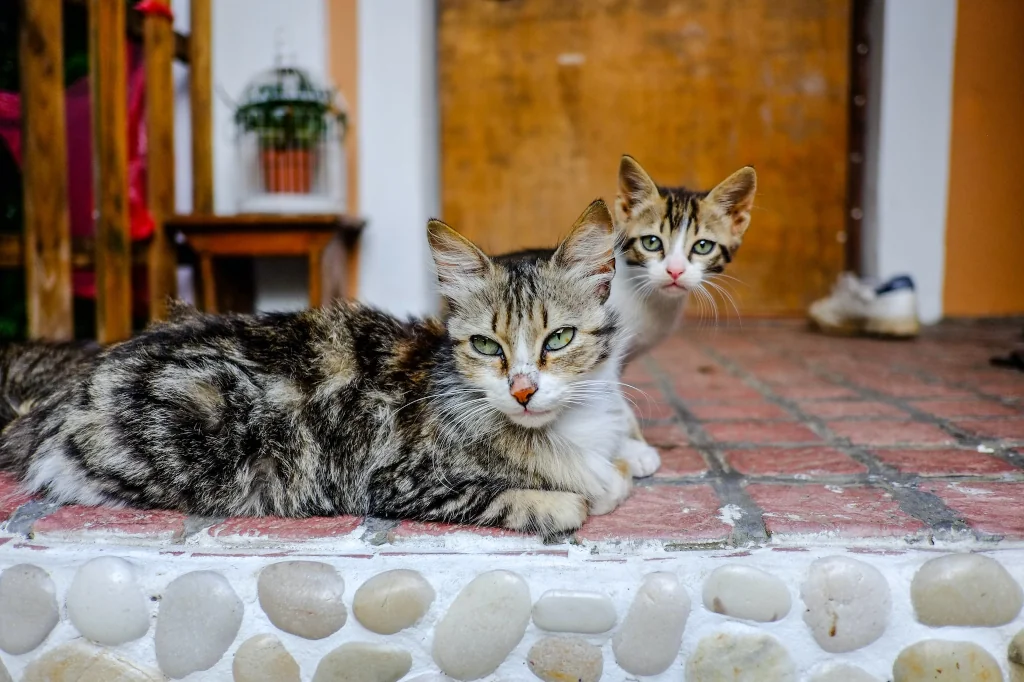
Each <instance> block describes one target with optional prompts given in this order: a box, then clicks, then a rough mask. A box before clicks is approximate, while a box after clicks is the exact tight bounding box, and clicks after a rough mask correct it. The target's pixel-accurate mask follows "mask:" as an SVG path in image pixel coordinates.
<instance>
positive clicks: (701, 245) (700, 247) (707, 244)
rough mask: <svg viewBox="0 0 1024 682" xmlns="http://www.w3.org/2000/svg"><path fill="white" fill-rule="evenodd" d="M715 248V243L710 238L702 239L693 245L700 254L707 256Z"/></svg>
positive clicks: (694, 250) (695, 251) (696, 252)
mask: <svg viewBox="0 0 1024 682" xmlns="http://www.w3.org/2000/svg"><path fill="white" fill-rule="evenodd" d="M713 248H715V243H714V242H713V241H711V240H709V239H701V240H700V241H698V242H697V243H696V244H694V245H693V252H694V253H695V254H697V255H698V256H706V255H708V254H709V253H711V249H713Z"/></svg>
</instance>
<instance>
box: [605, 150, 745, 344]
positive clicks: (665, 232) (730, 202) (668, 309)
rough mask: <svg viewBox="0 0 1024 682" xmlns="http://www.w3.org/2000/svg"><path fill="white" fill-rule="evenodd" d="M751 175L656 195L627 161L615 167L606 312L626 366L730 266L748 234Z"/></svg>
mask: <svg viewBox="0 0 1024 682" xmlns="http://www.w3.org/2000/svg"><path fill="white" fill-rule="evenodd" d="M756 191H757V174H756V173H755V172H754V169H753V168H752V167H750V166H746V167H744V168H741V169H740V170H738V171H736V172H735V173H733V174H732V175H730V176H729V177H728V178H726V179H725V180H723V181H722V182H721V183H719V185H718V186H717V187H715V188H714V189H712V190H711V191H710V192H697V191H693V190H688V189H686V188H684V187H660V186H658V185H657V184H655V182H654V181H653V180H652V179H651V176H649V175H648V174H647V173H646V171H644V169H643V168H642V167H641V166H640V164H639V163H637V162H636V160H635V159H634V158H633V157H631V156H628V155H627V156H623V157H622V161H621V162H620V164H619V194H618V196H617V197H616V199H615V226H616V230H617V232H618V234H619V240H620V246H619V254H618V256H617V258H616V264H617V266H618V267H617V269H616V274H615V286H614V288H613V290H612V298H611V301H612V304H613V305H614V306H615V309H616V310H618V311H619V315H621V316H622V319H623V324H624V325H625V327H626V328H627V329H629V331H630V332H632V333H633V335H634V337H633V340H632V342H631V344H630V349H629V352H628V354H627V358H626V361H627V362H629V361H630V360H632V359H634V358H636V357H638V356H640V355H643V354H644V353H646V352H647V351H649V350H651V349H652V348H654V347H655V346H656V345H658V344H659V343H661V342H662V341H663V340H665V338H666V337H667V336H668V335H669V334H671V333H672V332H673V331H675V329H676V328H677V327H678V325H679V322H680V319H681V318H682V312H683V306H684V305H685V303H686V299H687V297H688V296H689V294H690V293H691V292H694V291H696V292H701V293H702V295H703V294H704V292H703V287H704V286H705V284H706V283H708V282H709V281H711V280H712V279H713V277H714V275H716V274H719V273H721V272H723V271H724V270H725V268H726V266H728V264H729V263H731V262H732V259H733V257H734V256H735V255H736V251H737V249H739V247H740V244H741V243H742V242H743V235H744V234H746V231H747V228H748V227H749V226H750V210H751V209H752V208H753V204H754V193H755V192H756Z"/></svg>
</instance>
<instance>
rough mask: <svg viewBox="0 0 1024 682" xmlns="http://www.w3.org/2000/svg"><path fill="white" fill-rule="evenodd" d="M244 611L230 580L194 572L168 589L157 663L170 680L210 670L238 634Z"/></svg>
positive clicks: (160, 615)
mask: <svg viewBox="0 0 1024 682" xmlns="http://www.w3.org/2000/svg"><path fill="white" fill-rule="evenodd" d="M243 611H244V607H243V606H242V600H241V599H239V598H238V595H237V594H235V591H234V590H233V589H231V585H230V584H229V583H228V581H227V579H226V578H225V577H224V576H222V575H221V574H220V573H216V572H214V571H193V572H191V573H186V574H184V575H182V576H178V577H177V578H175V579H174V580H172V581H171V582H170V584H169V585H167V588H166V589H165V590H164V594H163V598H162V599H161V600H160V610H159V612H158V613H157V617H156V635H155V637H154V640H155V643H156V660H157V663H158V664H159V665H160V670H162V671H163V672H164V674H165V675H167V676H168V677H171V678H174V679H179V678H182V677H185V676H186V675H188V674H189V673H194V672H197V671H200V670H209V669H210V668H212V667H213V666H214V665H216V663H217V661H219V660H220V659H221V656H223V655H224V652H226V651H227V650H228V647H230V646H231V643H232V642H234V641H235V637H236V636H237V635H238V629H239V628H240V627H241V625H242V614H243Z"/></svg>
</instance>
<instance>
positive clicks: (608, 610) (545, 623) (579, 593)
mask: <svg viewBox="0 0 1024 682" xmlns="http://www.w3.org/2000/svg"><path fill="white" fill-rule="evenodd" d="M616 620H617V618H616V615H615V605H614V604H612V600H611V599H609V598H608V596H607V595H604V594H601V593H600V592H585V591H583V590H548V591H547V592H545V593H544V594H542V595H541V597H540V599H538V600H537V603H536V604H534V605H533V622H534V624H535V625H536V626H537V627H539V628H540V629H541V630H547V631H548V632H577V633H580V634H586V635H596V634H600V633H602V632H608V631H609V630H611V629H612V628H613V627H614V626H615V621H616Z"/></svg>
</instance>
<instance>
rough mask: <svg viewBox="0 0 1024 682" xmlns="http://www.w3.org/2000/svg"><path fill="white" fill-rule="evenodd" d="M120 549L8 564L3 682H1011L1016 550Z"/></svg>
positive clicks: (1023, 655)
mask: <svg viewBox="0 0 1024 682" xmlns="http://www.w3.org/2000/svg"><path fill="white" fill-rule="evenodd" d="M121 549H123V550H124V551H111V550H109V549H103V548H100V549H96V550H93V551H83V550H82V549H81V548H68V549H66V550H63V551H61V550H59V549H53V548H51V549H48V550H47V551H45V552H40V551H35V555H36V556H33V551H32V550H29V549H24V550H20V554H21V555H20V556H12V555H13V554H15V553H16V552H13V551H9V550H8V551H4V553H3V557H4V559H5V560H4V562H3V563H2V567H3V570H2V572H0V651H2V652H3V655H2V656H0V658H2V660H3V662H4V665H3V666H2V667H0V682H3V681H5V680H13V679H20V680H23V681H24V682H109V681H117V682H151V681H154V680H165V679H185V680H232V679H233V680H235V681H237V682H299V681H300V680H301V681H306V680H312V681H313V682H335V681H339V682H340V681H346V682H352V681H354V682H397V681H398V680H415V681H416V682H430V681H434V680H448V679H454V680H478V679H488V680H502V681H514V680H523V681H525V680H531V679H532V680H536V679H540V680H545V681H546V682H567V681H569V680H578V681H580V682H596V681H597V680H612V681H619V680H637V679H651V680H686V681H687V682H713V681H716V682H717V681H722V680H733V681H744V682H746V681H749V682H755V681H756V682H798V681H799V682H802V681H805V680H807V681H811V682H867V681H868V680H875V681H876V682H878V681H880V680H893V681H894V682H922V681H924V680H944V681H964V682H968V681H969V682H979V681H991V682H995V681H997V680H1010V681H1011V682H1024V622H1022V620H1021V608H1022V603H1024V594H1022V590H1021V585H1020V581H1021V578H1022V576H1024V550H1019V549H1015V550H1008V551H995V552H988V553H970V552H957V553H939V552H925V551H912V552H898V553H893V554H892V555H887V554H885V553H881V554H868V553H858V552H850V551H843V550H838V551H837V550H834V549H833V550H828V549H818V550H814V551H809V550H806V549H804V550H801V551H792V550H790V551H773V550H769V549H763V550H755V551H753V552H739V553H734V554H732V555H729V554H727V553H719V554H714V553H703V554H704V556H701V557H698V556H697V554H698V553H674V554H664V555H662V556H645V557H628V556H620V557H615V556H609V557H602V558H600V559H593V558H587V557H572V556H548V555H545V554H544V553H537V554H528V553H527V554H521V555H515V556H511V555H510V556H507V557H500V556H496V555H493V554H492V555H476V556H473V555H458V554H447V555H436V554H423V555H417V554H415V553H409V554H404V555H396V556H390V557H386V558H385V557H380V556H370V557H344V556H319V557H314V556H307V557H302V558H293V557H288V556H232V555H224V556H212V555H207V556H202V555H199V554H195V555H187V556H177V557H170V558H169V560H168V557H162V555H155V554H153V553H146V552H144V551H140V550H137V549H133V548H121ZM5 550H6V548H5ZM88 554H91V555H92V556H88V557H87V556H86V555H88ZM157 557H162V559H163V560H162V561H158V560H156V558H157ZM12 559H14V560H13V561H12ZM33 559H35V560H33ZM1008 569H1009V570H1008Z"/></svg>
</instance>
